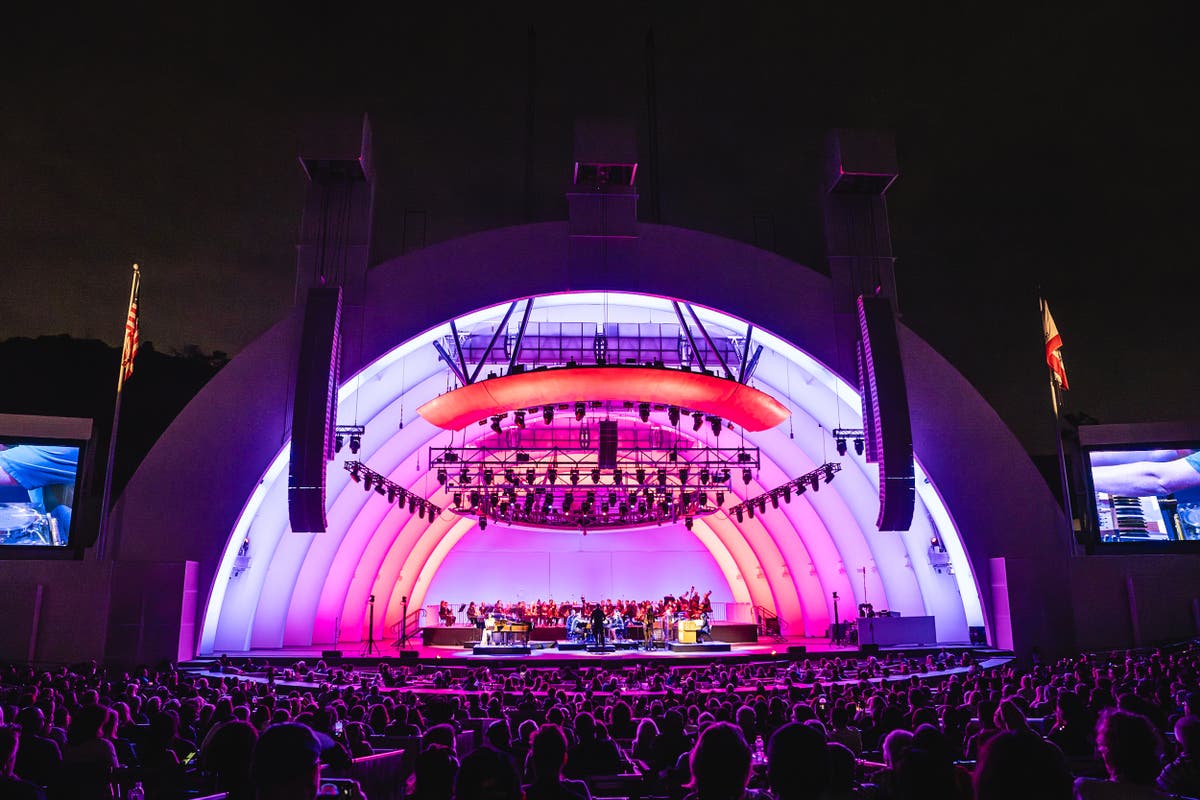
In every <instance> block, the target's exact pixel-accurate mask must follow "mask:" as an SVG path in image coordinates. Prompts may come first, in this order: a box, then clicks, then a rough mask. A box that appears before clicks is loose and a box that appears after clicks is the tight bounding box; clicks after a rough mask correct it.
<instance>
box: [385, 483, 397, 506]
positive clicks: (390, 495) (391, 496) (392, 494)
mask: <svg viewBox="0 0 1200 800" xmlns="http://www.w3.org/2000/svg"><path fill="white" fill-rule="evenodd" d="M387 500H388V502H389V503H394V502H396V487H395V486H389V487H387Z"/></svg>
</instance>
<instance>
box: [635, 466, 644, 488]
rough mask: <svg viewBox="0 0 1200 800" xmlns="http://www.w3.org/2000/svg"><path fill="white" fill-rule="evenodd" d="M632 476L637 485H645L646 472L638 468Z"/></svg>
mask: <svg viewBox="0 0 1200 800" xmlns="http://www.w3.org/2000/svg"><path fill="white" fill-rule="evenodd" d="M633 474H634V475H635V476H636V477H637V482H638V485H641V486H644V485H645V483H646V470H644V469H642V468H641V467H638V468H637V471H635V472H634V473H633Z"/></svg>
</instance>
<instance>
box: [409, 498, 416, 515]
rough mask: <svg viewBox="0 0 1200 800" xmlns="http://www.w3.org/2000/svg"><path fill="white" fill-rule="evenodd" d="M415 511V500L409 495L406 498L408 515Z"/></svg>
mask: <svg viewBox="0 0 1200 800" xmlns="http://www.w3.org/2000/svg"><path fill="white" fill-rule="evenodd" d="M416 510H417V498H415V497H413V496H412V495H411V494H410V495H409V496H408V513H410V514H411V513H413V512H414V511H416Z"/></svg>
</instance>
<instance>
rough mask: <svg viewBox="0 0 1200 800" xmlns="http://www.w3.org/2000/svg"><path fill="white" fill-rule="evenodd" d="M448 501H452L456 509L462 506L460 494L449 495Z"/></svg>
mask: <svg viewBox="0 0 1200 800" xmlns="http://www.w3.org/2000/svg"><path fill="white" fill-rule="evenodd" d="M450 499H451V500H453V501H454V505H455V506H456V507H458V506H461V505H462V492H455V493H454V494H452V495H450Z"/></svg>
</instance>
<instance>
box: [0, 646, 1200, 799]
mask: <svg viewBox="0 0 1200 800" xmlns="http://www.w3.org/2000/svg"><path fill="white" fill-rule="evenodd" d="M964 662H966V663H964ZM952 668H957V670H956V669H952ZM1198 675H1200V648H1197V647H1196V646H1194V645H1190V646H1187V647H1182V648H1178V649H1173V650H1170V651H1166V650H1160V651H1153V652H1140V653H1127V654H1120V655H1115V656H1110V655H1082V656H1078V657H1076V658H1071V659H1064V660H1061V661H1058V662H1057V663H1054V664H1035V665H1034V666H1032V667H1030V668H1028V669H1019V668H1017V667H1015V666H1014V665H1013V664H1011V663H1009V664H1004V665H1001V666H997V667H993V668H990V669H984V668H982V667H980V666H979V665H978V664H976V663H974V662H973V661H972V660H971V659H970V657H967V658H965V659H954V658H952V657H950V656H949V655H946V654H941V655H939V656H931V657H930V658H929V659H927V660H926V661H925V662H918V661H911V660H904V659H899V658H895V657H891V658H888V659H882V660H880V659H866V660H862V661H855V660H851V659H837V658H831V659H822V660H817V661H807V662H794V661H765V662H756V663H755V662H752V663H736V664H734V663H723V662H711V663H708V664H705V665H703V666H672V665H668V664H655V665H647V664H639V665H635V666H612V667H606V666H600V667H596V666H578V665H564V666H554V667H537V666H531V665H528V664H522V665H520V666H516V667H487V666H485V667H478V666H461V667H449V666H447V667H435V666H427V665H420V666H412V667H393V666H389V665H380V666H379V668H378V670H371V671H370V672H353V671H346V670H340V669H331V668H329V667H328V666H326V665H325V664H323V663H320V662H318V663H317V664H314V665H312V666H310V665H308V664H306V663H303V662H301V663H298V664H295V665H294V666H293V667H291V668H288V669H287V670H283V671H278V670H275V669H272V668H269V667H266V666H264V665H261V664H255V663H253V662H247V661H243V662H239V663H237V664H235V663H233V662H232V661H230V660H229V659H222V660H221V661H220V662H218V663H214V664H213V665H212V668H211V669H209V670H206V671H202V672H188V671H182V670H179V669H176V668H175V667H174V666H173V665H164V666H163V667H161V668H158V669H151V668H145V667H143V668H140V669H138V670H136V671H134V672H130V673H113V672H109V671H106V670H104V669H102V668H100V667H97V666H96V665H94V664H91V665H76V666H74V667H70V668H67V667H61V668H58V669H53V670H45V671H43V670H37V669H34V668H32V667H27V666H25V667H22V666H9V667H4V668H2V669H0V797H4V798H9V797H12V798H22V797H31V798H37V797H43V796H47V794H46V792H48V793H49V794H48V796H49V797H51V798H54V797H56V796H57V797H71V798H76V797H78V798H83V797H89V796H90V797H106V798H107V797H111V796H113V794H112V792H113V789H112V788H111V787H112V786H113V783H112V782H111V781H108V782H105V781H99V782H94V783H91V784H89V783H86V782H80V781H78V780H76V779H78V778H79V776H80V775H81V774H107V775H109V776H110V777H111V775H112V774H113V773H114V772H119V771H121V770H130V771H132V774H133V775H134V776H135V777H137V778H138V780H139V782H140V783H142V785H143V788H144V790H145V794H146V797H147V798H149V800H157V798H176V797H184V796H193V797H194V796H197V794H198V793H203V792H215V791H221V792H228V796H229V797H230V798H235V799H236V798H253V797H261V798H273V797H281V798H282V797H287V798H292V797H304V798H309V797H313V796H314V795H315V794H316V793H317V792H318V790H319V784H320V782H321V781H324V780H326V779H327V778H328V777H329V776H331V775H346V774H354V773H353V769H354V768H355V767H356V766H357V765H360V764H362V763H364V762H367V761H370V760H371V759H373V758H379V757H380V754H385V753H389V752H390V753H397V754H398V753H400V752H401V751H402V752H403V756H404V764H405V769H404V770H403V773H402V774H401V775H400V776H399V777H396V778H395V779H394V781H393V784H392V785H387V786H383V787H379V786H372V787H371V788H370V794H369V796H370V797H371V798H372V800H386V798H389V797H408V796H410V795H415V796H416V797H417V798H419V800H474V799H475V798H476V797H478V798H481V800H517V798H520V797H522V796H524V798H525V799H526V800H590V798H591V797H592V796H601V797H639V798H640V797H657V798H677V799H679V800H683V798H688V800H742V799H743V798H745V800H757V798H764V799H765V798H768V797H774V798H775V800H793V799H795V800H801V799H802V798H830V799H831V800H832V799H841V798H868V800H869V798H878V799H879V800H892V799H893V798H896V799H897V800H899V799H901V798H935V799H936V798H947V800H969V799H970V798H978V800H991V798H1021V800H1039V799H1040V798H1064V799H1065V798H1071V797H1072V796H1073V797H1075V798H1082V799H1083V800H1091V798H1110V797H1111V798H1142V797H1147V798H1149V797H1167V796H1183V797H1200V718H1198V716H1197V713H1198V712H1200V685H1198ZM4 722H7V723H10V724H3V723H4ZM68 776H69V777H71V778H72V780H75V782H74V783H70V784H69V785H68V784H65V783H64V781H65V779H66V777H68ZM352 783H353V782H352V781H350V782H349V783H347V784H345V786H347V787H349V786H350V785H351V784H352ZM128 784H129V780H125V781H123V782H121V783H120V789H118V791H120V790H121V789H123V788H124V787H126V786H127V785H128ZM83 786H87V787H90V788H89V791H92V792H93V793H92V794H82V793H80V792H81V791H82V790H81V788H80V787H83ZM43 787H46V788H45V790H44V789H43ZM64 787H66V788H64ZM185 790H186V791H190V792H191V794H190V795H185V794H184V791H185ZM320 790H321V791H324V789H320ZM56 792H57V794H56ZM343 796H346V795H343ZM350 796H353V795H350ZM359 796H362V795H361V794H360V795H359Z"/></svg>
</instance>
